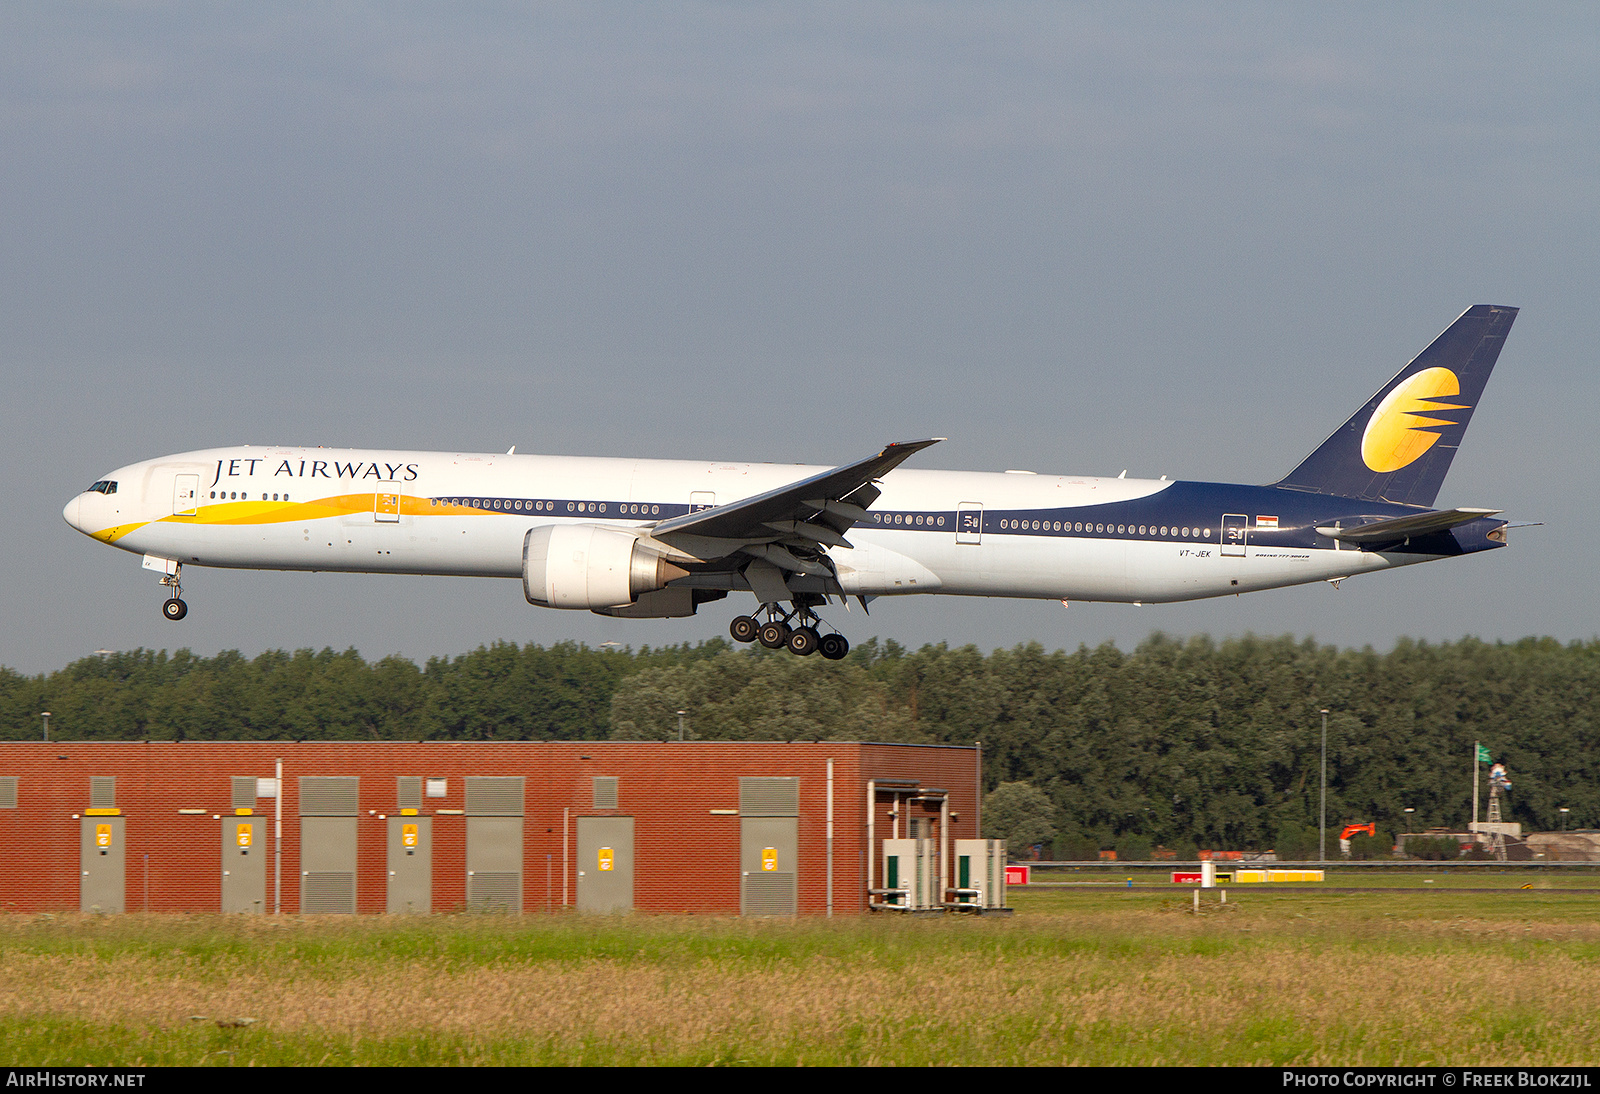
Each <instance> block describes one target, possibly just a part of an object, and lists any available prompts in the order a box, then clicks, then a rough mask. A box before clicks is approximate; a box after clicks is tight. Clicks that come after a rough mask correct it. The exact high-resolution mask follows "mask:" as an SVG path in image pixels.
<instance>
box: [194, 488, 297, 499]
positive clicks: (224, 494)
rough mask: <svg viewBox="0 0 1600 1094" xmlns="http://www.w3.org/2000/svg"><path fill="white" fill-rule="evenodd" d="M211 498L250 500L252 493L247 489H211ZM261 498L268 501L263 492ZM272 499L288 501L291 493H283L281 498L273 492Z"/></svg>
mask: <svg viewBox="0 0 1600 1094" xmlns="http://www.w3.org/2000/svg"><path fill="white" fill-rule="evenodd" d="M211 500H212V501H249V500H250V494H249V493H248V492H247V491H244V490H213V491H211ZM261 500H262V501H266V500H267V495H265V494H262V495H261ZM272 500H273V501H288V500H289V495H288V494H285V495H283V497H282V498H280V497H278V495H277V494H273V495H272Z"/></svg>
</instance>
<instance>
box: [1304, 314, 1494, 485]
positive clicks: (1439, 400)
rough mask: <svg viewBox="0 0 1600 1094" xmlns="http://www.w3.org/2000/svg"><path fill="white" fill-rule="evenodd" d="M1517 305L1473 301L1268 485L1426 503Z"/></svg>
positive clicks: (1446, 466)
mask: <svg viewBox="0 0 1600 1094" xmlns="http://www.w3.org/2000/svg"><path fill="white" fill-rule="evenodd" d="M1516 317H1517V309H1516V308H1503V307H1499V306H1497V305H1494V304H1474V305H1473V306H1472V307H1470V308H1468V309H1467V310H1466V311H1464V312H1462V313H1461V317H1460V318H1459V319H1457V320H1456V321H1455V322H1454V323H1451V324H1450V326H1449V328H1448V329H1446V330H1445V332H1444V333H1443V334H1441V335H1439V337H1437V338H1435V339H1434V340H1433V344H1432V345H1430V346H1429V347H1428V348H1427V349H1425V350H1423V351H1422V352H1421V353H1419V354H1418V355H1417V357H1416V360H1414V361H1412V362H1411V363H1410V364H1409V365H1407V366H1406V367H1405V368H1403V369H1401V370H1400V373H1399V375H1397V376H1396V377H1395V378H1394V379H1392V380H1390V381H1389V382H1388V383H1387V384H1384V385H1383V387H1381V388H1379V389H1378V393H1377V394H1376V395H1374V396H1373V397H1372V398H1371V399H1369V400H1368V401H1367V404H1366V405H1365V406H1363V407H1362V408H1361V409H1360V410H1358V411H1356V413H1355V415H1354V416H1353V417H1352V418H1351V419H1350V420H1349V421H1348V422H1346V423H1344V425H1342V426H1340V427H1339V428H1338V430H1336V431H1335V432H1334V434H1333V436H1331V437H1329V438H1328V439H1327V440H1325V441H1323V442H1322V445H1321V447H1319V448H1318V449H1317V450H1316V451H1315V452H1313V453H1311V455H1309V456H1307V457H1306V458H1305V460H1304V461H1303V462H1302V463H1301V464H1300V466H1299V467H1296V468H1295V469H1294V470H1293V471H1291V472H1289V474H1288V476H1287V477H1285V478H1284V479H1283V480H1282V481H1280V482H1277V483H1274V484H1273V485H1275V486H1282V487H1286V488H1288V489H1290V490H1306V491H1310V492H1311V493H1314V494H1337V495H1339V496H1340V497H1347V498H1361V499H1363V500H1365V501H1390V502H1397V503H1399V504H1401V505H1420V506H1431V505H1433V502H1434V499H1435V498H1437V497H1438V496H1439V487H1440V486H1442V485H1443V484H1444V476H1445V473H1446V472H1447V471H1449V470H1450V461H1451V460H1452V459H1453V458H1454V457H1455V454H1456V448H1457V446H1459V445H1460V444H1461V437H1462V435H1463V434H1464V433H1466V431H1467V423H1468V422H1470V421H1471V420H1472V411H1473V408H1474V407H1476V406H1477V405H1478V399H1479V398H1480V397H1481V396H1482V395H1483V385H1484V384H1485V383H1487V382H1488V380H1489V372H1490V370H1491V369H1493V368H1494V363H1495V361H1496V360H1497V359H1498V358H1499V356H1500V348H1501V347H1502V346H1504V345H1505V341H1506V334H1507V332H1508V331H1510V330H1511V323H1512V320H1514V319H1516Z"/></svg>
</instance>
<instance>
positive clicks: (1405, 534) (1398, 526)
mask: <svg viewBox="0 0 1600 1094" xmlns="http://www.w3.org/2000/svg"><path fill="white" fill-rule="evenodd" d="M1499 512H1501V510H1499V509H1432V510H1429V511H1428V512H1426V513H1417V514H1415V515H1413V516H1405V517H1392V518H1390V519H1389V520H1375V521H1372V522H1370V523H1368V524H1358V525H1356V526H1355V527H1353V528H1331V527H1330V528H1318V529H1317V534H1318V535H1319V536H1327V537H1328V538H1329V539H1337V540H1342V541H1344V542H1345V543H1392V542H1394V541H1395V540H1397V539H1410V538H1412V537H1414V536H1425V535H1428V534H1429V533H1431V532H1444V531H1448V530H1449V529H1451V528H1454V527H1455V526H1456V525H1458V524H1467V523H1470V522H1471V521H1475V520H1478V519H1480V518H1482V517H1492V516H1494V515H1496V514H1497V513H1499Z"/></svg>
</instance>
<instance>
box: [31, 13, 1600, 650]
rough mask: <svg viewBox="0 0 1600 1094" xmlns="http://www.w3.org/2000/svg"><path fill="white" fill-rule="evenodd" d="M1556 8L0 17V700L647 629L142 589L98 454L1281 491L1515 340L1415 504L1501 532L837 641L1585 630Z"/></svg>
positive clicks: (891, 611)
mask: <svg viewBox="0 0 1600 1094" xmlns="http://www.w3.org/2000/svg"><path fill="white" fill-rule="evenodd" d="M1597 191H1600V12H1597V11H1596V10H1595V9H1594V8H1593V6H1591V5H1586V4H1577V3H1574V4H1542V5H1505V4H1489V3H1483V4H1470V3H1467V4H1454V5H1448V6H1440V5H1425V4H1414V5H1394V4H1378V3H1373V4H1361V3H1355V4H1341V5H1309V4H1307V5H1285V4H1270V3H1269V4H1259V5H1251V4H1136V3H1118V4H1087V5H1077V4H1062V3H1047V4H1000V5H987V4H986V5H973V4H959V3H954V4H897V3H879V4H871V5H860V4H846V3H840V4H828V3H818V4H806V5H792V4H709V3H707V4H695V3H688V4H677V5H655V4H637V5H635V4H593V3H574V4H462V5H423V4H416V5H408V4H400V3H395V4H347V3H328V4H317V5H304V4H293V5H282V4H274V3H259V4H250V5H220V6H219V5H192V6H190V5H172V4H163V3H147V2H137V3H132V2H130V3H124V4H89V3H83V4H69V3H58V2H51V3H16V4H7V5H5V6H4V7H3V8H0V195H3V200H0V379H3V381H4V384H5V391H6V397H5V399H4V401H3V406H0V490H3V494H4V497H5V499H6V502H7V505H6V509H7V512H8V514H9V519H7V520H6V521H5V522H4V523H3V525H0V537H3V538H0V547H3V550H4V553H5V556H6V557H9V558H10V559H11V564H12V569H11V573H12V579H11V581H10V582H9V583H8V584H7V587H6V588H5V589H4V590H3V591H0V605H3V606H0V620H3V626H0V665H6V666H9V667H11V668H14V669H17V670H19V671H24V672H29V673H37V672H44V671H49V670H52V669H54V668H58V667H60V666H62V665H64V664H66V663H68V662H70V661H72V660H74V659H76V658H79V657H83V656H87V655H90V654H92V653H93V652H94V651H96V650H101V649H132V648H135V647H145V648H155V649H177V648H180V647H187V648H190V649H192V650H194V651H195V652H197V653H201V654H207V655H209V654H214V653H216V652H217V651H219V650H225V649H237V650H241V651H243V652H244V653H245V654H247V655H253V654H255V653H258V652H260V651H262V650H265V649H274V648H287V649H295V648H302V647H312V648H321V647H324V646H332V647H334V648H336V649H344V648H347V647H355V648H356V649H358V650H360V651H361V652H362V653H363V654H364V655H366V656H368V657H373V658H377V657H382V656H385V655H388V654H395V653H397V654H402V655H404V656H407V657H410V658H413V659H415V660H418V661H421V660H423V659H426V658H428V657H431V656H440V655H453V654H458V653H462V652H465V651H467V650H470V649H472V648H475V647H476V646H478V645H480V644H484V643H489V642H494V641H497V640H509V641H516V642H537V643H540V644H546V645H548V644H550V643H554V642H559V641H564V640H569V639H570V640H577V641H582V642H586V643H589V644H590V645H595V644H599V643H603V642H617V643H620V644H622V645H624V646H634V647H637V646H640V645H644V644H649V645H661V644H665V643H676V642H682V641H700V640H702V639H706V638H711V637H714V636H719V635H725V634H726V628H727V623H728V620H729V619H730V618H731V617H732V616H733V615H734V614H735V611H736V610H741V611H743V610H749V608H750V607H751V602H750V601H749V598H748V597H743V598H742V599H741V597H733V598H730V599H729V600H727V601H723V602H719V603H715V604H712V605H709V606H708V607H706V608H703V609H702V610H701V613H700V615H698V616H697V617H695V618H693V619H689V620H674V621H623V620H613V619H605V618H601V617H598V616H593V615H590V614H588V613H571V612H558V611H552V610H547V609H539V608H534V607H532V606H530V605H528V604H527V603H526V602H525V601H524V600H523V598H522V593H521V589H520V587H519V585H518V584H517V583H516V582H514V581H507V580H489V579H463V578H429V577H399V576H371V575H331V574H318V575H311V574H291V573H254V572H238V571H228V570H204V569H200V568H198V567H190V568H189V569H188V570H187V571H186V572H185V581H184V591H185V598H186V599H187V601H188V602H189V605H190V611H189V616H188V618H187V619H185V620H184V621H182V622H181V623H171V622H168V621H166V620H165V619H163V618H162V616H161V614H160V610H159V608H160V603H161V600H162V599H163V594H162V590H161V589H160V587H159V585H158V583H157V578H156V575H154V574H152V573H150V572H149V571H146V570H143V569H141V568H140V561H139V559H138V558H137V557H136V556H133V555H129V554H126V553H124V552H120V551H117V550H115V549H112V548H108V547H106V546H104V545H102V544H99V543H96V542H94V541H91V540H89V539H88V538H86V537H84V536H82V535H80V534H79V533H77V532H75V531H73V530H72V529H70V528H69V527H68V526H67V525H66V524H65V523H64V522H63V521H62V518H61V508H62V506H63V505H64V504H65V503H66V501H67V500H68V499H69V498H71V497H72V496H73V495H74V494H76V493H77V492H78V491H80V490H82V489H83V488H84V487H85V486H87V485H88V484H89V483H91V482H93V481H94V480H96V479H97V478H100V477H102V476H103V475H104V474H105V473H106V472H108V471H110V470H112V469H113V468H115V467H118V466H120V465H122V464H125V463H129V462H133V461H135V460H140V459H146V458H150V457H154V456H158V455H162V454H166V453H173V452H181V451H186V450H192V449H199V448H208V447H214V446H221V445H227V444H241V443H252V444H295V445H326V446H329V447H382V448H389V449H394V448H413V449H441V450H452V451H488V452H503V451H505V450H506V449H507V448H508V447H510V446H511V445H516V446H517V450H518V451H519V452H542V453H560V454H576V455H626V456H638V457H657V456H659V457H672V458H686V459H708V460H709V459H726V460H755V461H770V462H778V463H792V462H801V463H810V464H840V463H846V462H849V461H852V460H855V459H858V458H860V457H862V456H865V455H868V454H870V453H872V452H874V451H876V450H877V449H878V448H879V447H881V446H882V445H883V444H884V443H885V442H887V441H891V440H903V439H911V438H918V437H928V436H943V437H948V438H950V439H949V440H948V441H947V442H945V443H943V444H941V445H938V446H937V447H935V448H934V449H931V450H930V451H928V452H926V453H923V454H921V455H919V456H917V457H916V458H915V460H914V462H913V466H918V467H932V468H958V469H972V470H1003V469H1006V468H1027V469H1032V470H1036V471H1040V472H1070V473H1077V474H1111V475H1115V474H1117V473H1118V472H1119V471H1122V470H1123V469H1127V470H1128V473H1129V475H1130V476H1135V477H1151V478H1154V477H1156V476H1158V475H1163V474H1164V475H1168V476H1170V477H1174V478H1186V479H1202V480H1210V481H1223V482H1251V483H1255V482H1268V481H1273V480H1275V479H1277V478H1279V477H1281V476H1282V475H1283V474H1285V473H1286V472H1287V471H1288V470H1289V469H1290V468H1292V467H1293V466H1294V465H1295V464H1296V463H1298V462H1299V460H1300V459H1301V457H1302V456H1304V455H1305V454H1306V453H1307V452H1309V451H1310V450H1311V449H1312V448H1313V447H1315V446H1316V444H1318V443H1319V442H1320V441H1321V440H1322V439H1323V438H1324V437H1325V436H1326V435H1327V434H1328V433H1329V432H1331V431H1332V430H1333V429H1334V428H1336V427H1337V426H1338V425H1339V424H1341V423H1342V422H1343V421H1344V420H1345V418H1346V417H1348V416H1349V414H1350V413H1351V412H1353V411H1354V410H1355V409H1356V407H1358V406H1359V405H1360V404H1361V403H1362V402H1364V401H1365V400H1366V399H1367V398H1368V397H1369V396H1370V395H1371V393H1372V392H1373V391H1375V390H1376V389H1377V388H1378V387H1379V385H1380V384H1382V383H1383V382H1384V381H1385V380H1387V379H1388V378H1389V377H1390V376H1391V375H1393V373H1394V372H1395V371H1396V370H1397V369H1398V368H1399V367H1400V366H1401V365H1403V364H1404V363H1405V362H1406V361H1407V360H1409V359H1410V358H1411V357H1412V356H1414V355H1415V354H1416V353H1417V352H1418V351H1420V350H1421V349H1422V348H1423V347H1424V346H1425V345H1427V343H1428V342H1429V341H1430V340H1431V339H1432V338H1433V337H1434V336H1435V335H1436V334H1437V333H1438V332H1439V331H1441V330H1443V329H1444V328H1445V327H1446V326H1447V325H1448V324H1449V323H1450V322H1451V321H1452V320H1453V319H1454V318H1455V317H1456V316H1457V315H1458V314H1459V313H1460V312H1461V311H1462V310H1464V309H1465V308H1466V307H1467V306H1469V305H1471V304H1475V303H1492V304H1509V305H1513V306H1517V307H1520V308H1522V309H1523V310H1522V312H1521V314H1520V316H1519V317H1518V319H1517V323H1516V326H1515V327H1514V329H1513V330H1512V332H1511V336H1510V338H1509V340H1508V342H1507V346H1506V349H1505V351H1504V353H1503V354H1502V356H1501V358H1500V362H1499V365H1498V367H1497V369H1496V373H1495V375H1494V377H1493V378H1492V380H1491V381H1490V384H1489V388H1488V390H1487V392H1486V395H1485V397H1484V399H1483V401H1482V403H1481V404H1480V408H1479V410H1478V411H1477V413H1476V414H1475V416H1474V418H1473V423H1472V427H1471V429H1470V431H1469V433H1468V435H1467V437H1466V440H1465V442H1464V443H1463V446H1462V449H1461V451H1460V453H1459V455H1458V456H1457V458H1456V460H1455V464H1454V467H1453V469H1452V472H1451V474H1450V477H1449V478H1448V479H1447V480H1446V482H1445V486H1444V490H1443V492H1442V493H1441V495H1440V498H1439V504H1440V505H1442V506H1451V505H1479V506H1490V507H1494V508H1500V509H1504V510H1505V511H1506V514H1507V517H1508V518H1509V519H1511V520H1513V521H1517V522H1524V521H1527V522H1542V526H1541V527H1534V528H1527V529H1519V530H1514V531H1513V532H1512V534H1511V543H1510V548H1509V549H1507V550H1501V551H1494V552H1489V553H1487V554H1485V555H1480V556H1475V557H1471V558H1466V559H1459V560H1447V561H1442V562H1437V563H1432V564H1428V565H1424V566H1418V567H1412V568H1409V569H1406V570H1402V571H1398V572H1394V573H1388V574H1378V575H1371V576H1366V577H1362V578H1357V579H1353V580H1350V581H1347V582H1345V583H1344V584H1343V585H1342V586H1341V587H1339V588H1338V589H1334V588H1333V587H1331V586H1328V585H1326V584H1320V583H1319V584H1318V585H1316V586H1315V587H1307V588H1300V589H1290V590H1278V591H1270V592H1263V593H1253V594H1249V595H1247V596H1244V597H1237V598H1227V599H1223V600H1216V601H1205V602H1198V603H1191V604H1178V605H1162V606H1154V605H1152V606H1145V607H1142V608H1140V607H1134V606H1131V605H1093V604H1073V605H1072V606H1071V607H1070V608H1068V609H1063V608H1062V606H1061V605H1060V604H1059V603H1057V602H1054V601H1049V602H1030V601H1017V600H998V599H996V600H971V599H964V598H955V597H923V598H907V599H904V600H893V601H891V600H879V601H878V602H877V603H875V604H874V605H873V609H872V614H871V616H870V618H866V617H863V616H862V615H861V613H860V609H859V608H857V609H856V610H855V611H854V612H850V613H847V612H844V611H842V610H840V609H838V608H835V609H833V611H832V613H831V614H829V615H827V616H826V617H827V618H828V619H829V621H830V622H832V623H834V624H835V625H837V626H838V627H839V628H840V629H841V630H843V631H844V632H845V633H846V634H847V635H848V636H849V637H851V639H852V640H853V641H858V642H859V641H862V640H864V639H866V638H869V637H872V636H875V635H876V636H879V637H881V638H886V639H887V638H892V639H894V640H896V641H898V642H900V643H902V644H905V645H908V646H913V647H915V646H920V645H922V644H923V643H927V642H947V643H950V644H952V645H963V644H966V643H976V644H977V645H978V646H980V647H981V648H983V649H985V650H987V649H993V648H996V647H1010V646H1014V645H1016V644H1018V643H1023V642H1034V641H1037V642H1040V643H1043V644H1044V645H1045V646H1046V647H1047V648H1049V649H1056V648H1066V649H1074V648H1076V647H1077V646H1078V645H1079V644H1080V643H1088V644H1090V645H1095V644H1098V643H1100V642H1103V641H1107V640H1112V641H1116V642H1117V643H1119V644H1120V645H1122V646H1123V648H1125V649H1128V648H1131V647H1132V646H1133V645H1135V644H1136V643H1137V642H1139V641H1140V640H1141V639H1143V638H1144V637H1146V636H1147V635H1149V634H1150V633H1151V632H1152V631H1156V630H1160V631H1164V632H1166V633H1167V634H1170V635H1178V636H1183V635H1190V634H1210V635H1212V636H1214V637H1217V638H1224V637H1228V636H1234V635H1241V634H1244V633H1246V632H1254V633H1257V634H1268V635H1279V634H1291V635H1294V636H1296V637H1297V638H1304V637H1307V636H1311V637H1314V638H1316V639H1317V640H1318V641H1321V642H1327V643H1336V644H1339V645H1342V646H1364V645H1372V646H1374V647H1376V648H1379V649H1386V648H1388V647H1390V646H1392V645H1393V643H1394V642H1395V641H1396V639H1397V638H1399V637H1401V636H1407V637H1412V638H1417V639H1425V640H1429V641H1442V640H1454V639H1458V638H1460V637H1462V636H1465V635H1475V636H1478V637H1481V638H1484V639H1486V640H1491V641H1492V640H1501V639H1504V640H1515V639H1517V638H1520V637H1523V636H1526V635H1552V636H1555V637H1556V638H1559V639H1561V640H1563V641H1571V640H1589V639H1592V638H1594V637H1595V636H1596V634H1597V633H1600V624H1597V623H1596V608H1597V593H1596V588H1595V583H1594V581H1593V579H1592V575H1591V569H1592V563H1591V558H1592V544H1593V543H1595V542H1596V535H1597V533H1600V527H1597V521H1600V515H1597V514H1600V509H1597V506H1596V505H1595V501H1596V498H1595V487H1594V485H1593V481H1592V480H1593V474H1592V470H1591V459H1590V457H1589V456H1588V455H1586V454H1588V453H1592V451H1593V449H1594V447H1595V443H1594V436H1595V434H1594V426H1593V423H1594V421H1595V418H1596V411H1597V409H1600V373H1597V370H1596V368H1595V361H1596V357H1597V349H1600V336H1597V316H1600V308H1597V287H1600V277H1597V274H1600V193H1597Z"/></svg>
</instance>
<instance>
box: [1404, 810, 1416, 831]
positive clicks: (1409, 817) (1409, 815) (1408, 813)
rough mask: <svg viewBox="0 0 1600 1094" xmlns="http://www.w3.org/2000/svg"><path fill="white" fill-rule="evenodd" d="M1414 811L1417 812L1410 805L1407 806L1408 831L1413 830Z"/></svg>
mask: <svg viewBox="0 0 1600 1094" xmlns="http://www.w3.org/2000/svg"><path fill="white" fill-rule="evenodd" d="M1414 813H1416V810H1415V809H1413V808H1411V807H1410V806H1409V805H1408V806H1406V831H1407V832H1409V831H1411V817H1412V814H1414Z"/></svg>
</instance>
